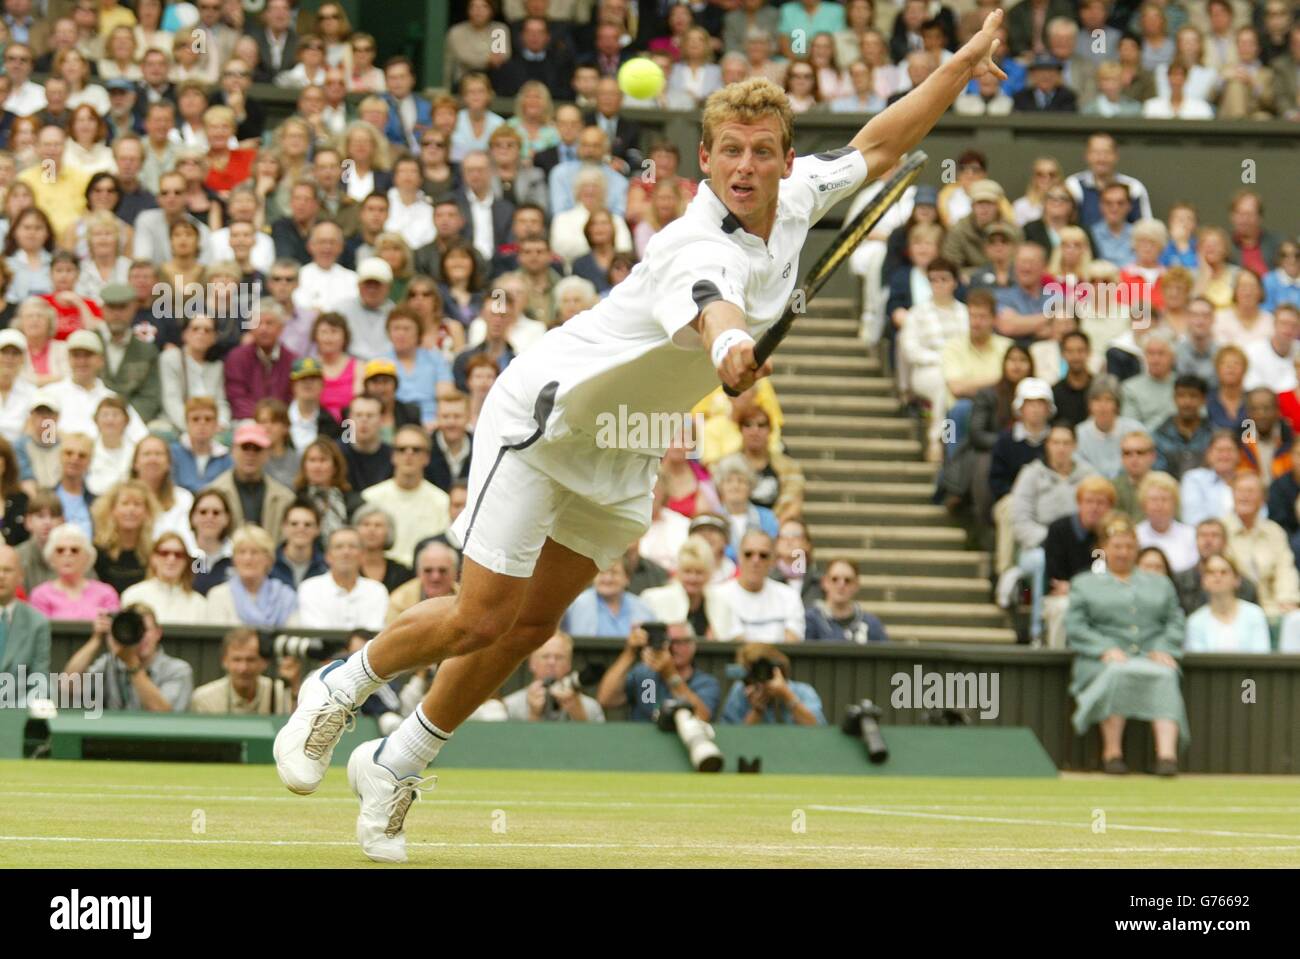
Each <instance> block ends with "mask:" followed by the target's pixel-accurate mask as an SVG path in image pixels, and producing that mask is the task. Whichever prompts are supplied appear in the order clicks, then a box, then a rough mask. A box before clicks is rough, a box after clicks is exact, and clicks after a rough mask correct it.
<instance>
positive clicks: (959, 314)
mask: <svg viewBox="0 0 1300 959" xmlns="http://www.w3.org/2000/svg"><path fill="white" fill-rule="evenodd" d="M925 273H926V277H927V279H928V280H929V282H930V291H931V293H932V298H931V299H930V301H929V302H926V303H917V304H915V305H913V306H912V308H911V309H910V310H908V311H907V318H906V320H904V322H903V327H902V329H901V330H900V331H899V337H898V376H899V383H900V388H902V389H910V390H911V391H912V392H913V393H916V394H917V395H918V396H920V397H921V398H922V400H924V401H928V402H929V404H930V409H931V410H932V411H935V410H939V411H942V410H943V409H944V408H945V407H946V405H947V404H946V403H945V396H946V393H947V386H946V384H945V383H944V378H943V368H942V366H941V359H942V356H943V348H944V345H945V344H947V343H948V342H949V341H950V340H957V339H961V338H962V337H967V336H969V335H970V318H969V316H968V314H967V312H966V305H965V304H964V303H960V302H958V301H957V299H956V295H955V294H956V292H957V285H958V276H957V268H956V266H955V265H954V264H952V263H951V262H949V261H948V260H945V259H943V258H937V259H934V260H932V261H931V262H930V264H929V265H928V266H927V267H926V270H925ZM942 429H943V416H942V415H941V413H940V414H936V413H934V412H932V414H931V417H930V435H929V441H930V444H931V445H932V446H935V445H937V444H938V442H939V439H940V433H941V431H942Z"/></svg>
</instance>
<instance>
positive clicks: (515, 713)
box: [503, 630, 605, 723]
mask: <svg viewBox="0 0 1300 959" xmlns="http://www.w3.org/2000/svg"><path fill="white" fill-rule="evenodd" d="M528 670H529V672H531V673H532V674H533V681H532V682H531V683H529V684H528V685H527V686H525V687H524V688H523V689H520V690H516V691H515V692H513V693H511V694H510V695H509V696H506V697H505V699H504V700H503V702H504V703H505V705H506V712H507V714H508V715H509V718H510V719H513V720H516V721H524V722H533V723H535V722H540V721H547V722H549V721H555V720H569V721H572V722H580V723H582V722H589V723H603V722H604V721H605V711H604V710H603V709H601V707H600V703H598V702H597V701H596V700H594V699H592V698H591V697H590V696H588V695H587V694H586V693H582V692H579V691H578V690H577V689H576V688H575V687H574V685H573V684H569V683H563V682H557V681H559V680H563V679H565V678H566V677H568V676H569V675H570V674H571V673H572V672H573V639H572V638H571V637H570V636H569V635H568V634H567V633H566V632H565V631H564V630H558V631H557V632H556V633H555V635H554V636H552V637H551V638H550V639H548V640H547V641H546V642H545V643H543V644H542V645H541V646H539V647H537V649H535V650H533V652H532V653H531V654H530V655H529V657H528Z"/></svg>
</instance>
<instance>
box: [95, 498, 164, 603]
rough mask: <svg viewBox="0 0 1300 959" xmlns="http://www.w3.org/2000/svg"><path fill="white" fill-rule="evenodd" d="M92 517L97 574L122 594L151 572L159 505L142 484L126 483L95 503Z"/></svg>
mask: <svg viewBox="0 0 1300 959" xmlns="http://www.w3.org/2000/svg"><path fill="white" fill-rule="evenodd" d="M91 514H92V516H93V517H94V522H95V546H96V547H97V548H98V555H97V556H96V559H95V572H96V574H98V576H99V578H100V579H101V580H103V581H104V582H106V583H108V585H110V586H112V587H113V589H114V590H115V591H116V592H118V593H122V592H123V591H124V590H126V589H127V588H128V587H131V586H134V585H135V584H136V583H139V582H141V581H142V580H143V579H144V578H145V575H146V573H147V571H148V563H149V555H150V552H151V548H152V536H153V524H154V521H155V520H156V519H157V518H158V501H157V500H155V499H154V498H153V493H151V492H150V491H149V488H148V487H147V486H145V485H144V484H143V483H141V482H140V481H139V480H126V481H124V482H121V483H118V484H117V485H115V486H113V487H111V488H110V489H108V490H106V491H105V493H104V495H103V496H101V497H99V498H98V499H97V500H95V503H94V506H92V507H91Z"/></svg>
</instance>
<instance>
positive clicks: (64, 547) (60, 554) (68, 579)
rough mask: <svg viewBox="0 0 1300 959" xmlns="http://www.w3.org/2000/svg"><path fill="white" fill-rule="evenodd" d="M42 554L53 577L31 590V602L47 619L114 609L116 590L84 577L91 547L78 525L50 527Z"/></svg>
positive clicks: (90, 616)
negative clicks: (51, 570)
mask: <svg viewBox="0 0 1300 959" xmlns="http://www.w3.org/2000/svg"><path fill="white" fill-rule="evenodd" d="M44 555H45V562H47V563H48V564H49V565H50V566H51V567H52V568H53V569H54V572H55V578H54V579H51V580H49V581H48V582H45V583H42V584H41V585H40V586H37V587H36V588H35V589H34V590H32V598H31V603H32V607H33V608H34V609H35V610H36V611H37V612H39V613H42V614H43V615H44V616H45V617H47V618H48V619H79V620H93V619H95V618H96V617H97V616H98V615H99V614H100V613H101V612H110V613H111V612H116V611H117V609H118V605H119V604H118V598H117V591H116V590H115V589H113V587H112V586H110V585H108V584H107V583H101V582H99V581H97V580H92V579H87V576H86V574H87V573H89V572H90V571H91V570H92V569H93V568H94V566H95V547H94V546H93V545H91V542H90V537H88V536H87V535H86V534H85V532H84V531H83V530H82V529H81V528H80V527H78V526H76V525H75V524H72V523H63V524H62V525H60V526H56V527H54V529H53V530H51V531H50V538H49V539H48V540H46V543H45V553H44ZM66 671H67V672H73V671H74V670H72V669H70V668H69V669H67V670H66Z"/></svg>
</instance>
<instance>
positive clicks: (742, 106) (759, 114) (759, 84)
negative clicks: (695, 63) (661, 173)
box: [700, 77, 794, 153]
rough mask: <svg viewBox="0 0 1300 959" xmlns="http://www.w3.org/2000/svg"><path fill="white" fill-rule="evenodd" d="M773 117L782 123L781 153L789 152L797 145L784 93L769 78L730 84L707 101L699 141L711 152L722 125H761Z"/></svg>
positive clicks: (792, 112)
mask: <svg viewBox="0 0 1300 959" xmlns="http://www.w3.org/2000/svg"><path fill="white" fill-rule="evenodd" d="M770 116H775V117H776V118H777V120H778V121H779V122H780V124H781V152H783V153H788V152H789V150H790V148H791V147H792V146H793V145H794V111H793V110H792V109H790V98H789V97H787V96H786V95H785V91H784V90H782V89H781V88H780V87H779V86H777V85H776V84H775V83H773V82H772V81H771V80H769V79H767V78H766V77H750V78H749V79H748V80H741V81H740V82H739V83H729V84H727V86H725V87H723V88H722V89H720V90H716V91H714V92H713V93H712V94H710V96H709V98H708V100H706V101H705V102H704V113H703V116H702V117H701V121H700V122H701V126H702V128H703V129H702V132H701V136H700V140H701V142H702V143H703V144H704V148H705V149H706V150H712V149H713V137H714V135H715V134H716V133H717V130H718V127H720V126H722V124H724V123H732V122H734V123H744V124H751V123H761V122H762V121H763V120H764V119H765V118H766V117H770Z"/></svg>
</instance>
